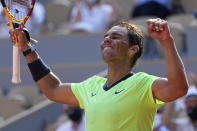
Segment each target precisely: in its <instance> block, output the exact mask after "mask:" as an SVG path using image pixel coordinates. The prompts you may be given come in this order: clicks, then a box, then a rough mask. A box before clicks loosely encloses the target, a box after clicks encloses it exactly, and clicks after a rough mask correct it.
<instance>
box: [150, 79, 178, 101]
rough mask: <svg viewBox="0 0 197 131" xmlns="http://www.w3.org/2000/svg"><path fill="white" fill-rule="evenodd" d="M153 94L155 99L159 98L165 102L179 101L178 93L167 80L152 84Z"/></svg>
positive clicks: (156, 81) (157, 80) (159, 80)
mask: <svg viewBox="0 0 197 131" xmlns="http://www.w3.org/2000/svg"><path fill="white" fill-rule="evenodd" d="M152 92H153V96H154V98H157V99H159V100H161V101H163V102H171V101H173V100H175V99H177V96H176V91H175V90H173V88H171V87H170V84H169V82H168V80H167V79H166V78H159V79H156V80H155V81H154V82H153V84H152Z"/></svg>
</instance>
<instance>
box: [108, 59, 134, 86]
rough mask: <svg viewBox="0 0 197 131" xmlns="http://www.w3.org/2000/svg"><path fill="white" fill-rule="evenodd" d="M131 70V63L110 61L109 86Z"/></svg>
mask: <svg viewBox="0 0 197 131" xmlns="http://www.w3.org/2000/svg"><path fill="white" fill-rule="evenodd" d="M130 71H131V68H130V64H125V63H120V62H118V63H108V74H107V86H111V85H112V84H114V83H115V82H117V81H118V80H120V79H121V78H123V77H124V76H126V75H127V74H129V72H130Z"/></svg>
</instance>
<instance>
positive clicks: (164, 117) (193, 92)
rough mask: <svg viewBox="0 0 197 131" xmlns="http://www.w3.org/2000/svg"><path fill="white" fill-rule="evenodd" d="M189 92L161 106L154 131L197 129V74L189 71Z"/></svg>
mask: <svg viewBox="0 0 197 131" xmlns="http://www.w3.org/2000/svg"><path fill="white" fill-rule="evenodd" d="M188 81H189V85H190V87H189V90H188V93H187V94H186V95H185V96H184V97H182V98H179V99H178V100H176V101H174V102H171V103H167V104H165V105H164V106H163V107H161V108H160V109H159V110H158V112H157V115H156V118H155V124H154V131H197V76H196V74H194V73H192V72H190V73H188Z"/></svg>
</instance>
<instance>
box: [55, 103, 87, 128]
mask: <svg viewBox="0 0 197 131" xmlns="http://www.w3.org/2000/svg"><path fill="white" fill-rule="evenodd" d="M64 111H65V114H66V115H67V117H68V118H69V120H68V121H66V122H65V123H63V124H62V125H60V127H58V128H57V130H56V131H85V120H84V117H83V110H82V109H80V108H79V107H78V106H67V105H64Z"/></svg>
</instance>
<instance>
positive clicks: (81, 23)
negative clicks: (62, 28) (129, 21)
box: [70, 0, 118, 32]
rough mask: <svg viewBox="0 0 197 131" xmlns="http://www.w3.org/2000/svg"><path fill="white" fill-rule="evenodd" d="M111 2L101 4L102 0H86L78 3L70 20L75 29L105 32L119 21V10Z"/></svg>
mask: <svg viewBox="0 0 197 131" xmlns="http://www.w3.org/2000/svg"><path fill="white" fill-rule="evenodd" d="M113 7H114V6H111V5H110V4H101V3H100V0H86V1H85V2H82V1H79V2H77V3H76V5H75V6H74V8H73V9H72V12H71V19H70V22H71V23H72V24H73V29H74V30H75V29H76V30H84V31H88V32H103V31H105V30H106V29H108V27H109V25H110V24H111V23H113V22H115V21H117V19H118V18H117V15H115V14H118V12H116V10H115V8H113Z"/></svg>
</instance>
